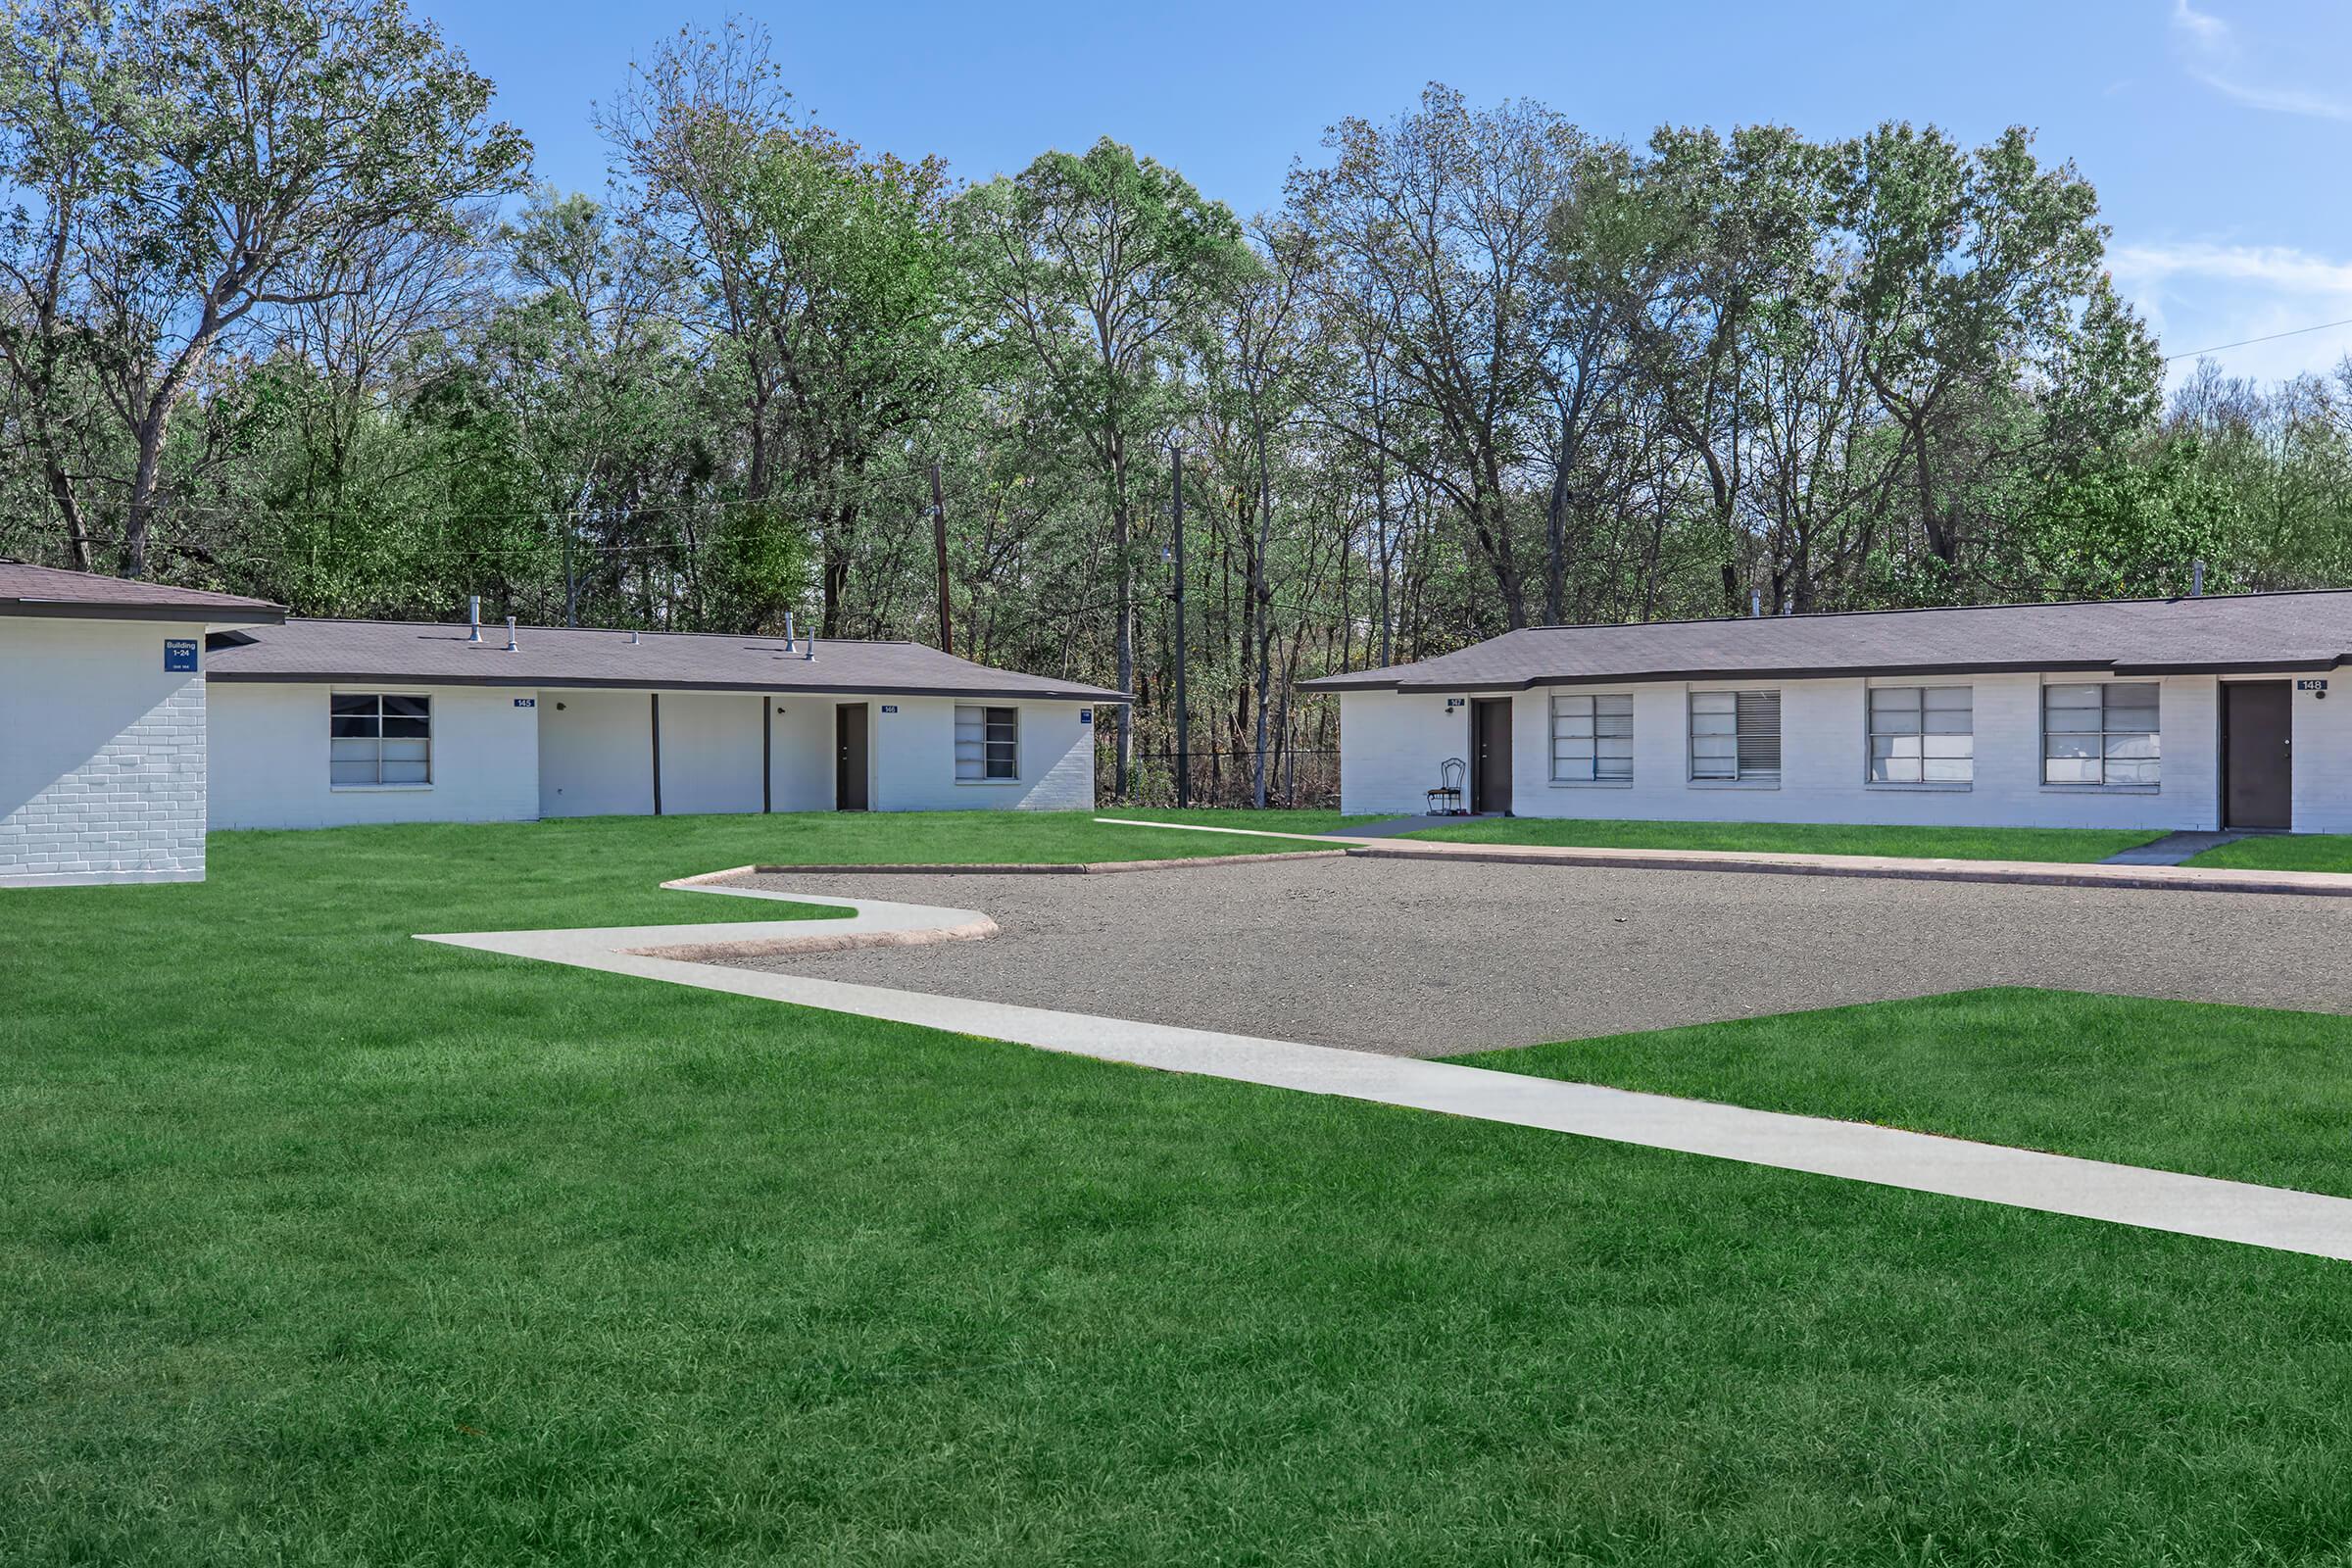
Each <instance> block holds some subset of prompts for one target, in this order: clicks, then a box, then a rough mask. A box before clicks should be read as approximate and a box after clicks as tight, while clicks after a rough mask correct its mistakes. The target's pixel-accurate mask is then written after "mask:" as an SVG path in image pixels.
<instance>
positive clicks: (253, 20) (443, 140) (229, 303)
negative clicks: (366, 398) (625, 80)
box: [0, 0, 529, 576]
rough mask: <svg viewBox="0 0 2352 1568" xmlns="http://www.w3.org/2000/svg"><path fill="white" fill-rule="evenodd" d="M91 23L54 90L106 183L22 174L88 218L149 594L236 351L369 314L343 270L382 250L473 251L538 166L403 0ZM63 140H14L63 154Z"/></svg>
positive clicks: (81, 257)
mask: <svg viewBox="0 0 2352 1568" xmlns="http://www.w3.org/2000/svg"><path fill="white" fill-rule="evenodd" d="M91 3H92V4H94V5H95V6H96V7H97V9H91V8H90V5H87V4H85V5H84V6H82V7H77V8H76V9H78V10H83V11H85V12H86V13H87V14H88V15H89V16H90V17H92V18H93V19H95V20H94V21H93V22H92V23H91V24H90V25H87V26H85V27H83V28H81V29H80V35H81V36H83V37H85V38H88V39H91V40H95V41H94V43H93V45H92V47H90V48H88V49H73V50H61V51H59V52H58V53H57V54H56V55H54V56H48V57H44V65H45V64H46V62H47V61H48V60H51V59H54V60H55V61H56V62H57V68H56V74H55V75H54V76H53V77H51V78H49V79H48V80H47V81H45V82H44V83H43V84H44V85H47V86H48V87H49V89H50V90H49V94H48V99H47V102H48V104H49V106H50V109H51V111H52V113H53V114H54V115H55V116H56V117H57V120H59V121H63V122H67V123H71V124H72V125H73V136H72V142H73V146H74V147H75V148H76V149H77V150H78V152H79V154H80V155H82V156H84V157H86V159H87V164H86V166H85V167H84V169H83V172H82V173H81V174H79V175H77V176H76V177H75V178H73V179H72V180H67V181H59V180H56V179H53V178H50V177H48V176H50V175H51V172H52V171H51V168H50V166H49V165H47V164H45V163H42V162H40V161H38V160H37V159H36V160H32V161H20V162H18V163H16V164H15V165H14V166H13V167H11V168H10V169H8V170H7V172H6V173H7V177H8V178H9V179H10V180H11V182H12V183H14V184H15V185H16V186H17V188H18V189H19V190H20V191H24V190H26V189H33V190H39V189H41V188H43V186H44V184H46V187H47V189H48V190H49V191H50V192H52V193H54V196H55V197H56V199H59V200H64V201H68V202H70V203H72V204H73V208H74V212H73V215H72V216H71V217H69V216H68V215H67V214H65V213H63V212H60V213H57V214H54V215H52V217H51V218H50V220H49V222H50V227H51V230H52V232H54V233H59V234H68V235H70V236H71V239H72V245H73V250H74V251H75V253H76V254H75V256H74V259H73V265H75V266H76V267H77V268H79V270H80V271H81V274H82V292H81V293H80V294H79V296H78V298H77V299H76V305H77V307H78V311H79V313H80V317H81V319H79V320H78V321H77V323H76V326H77V330H78V331H79V332H80V333H81V334H82V335H83V336H84V338H85V339H86V340H87V341H88V342H89V343H90V344H91V351H90V357H91V360H92V362H93V369H94V374H95V378H96V380H97V383H98V385H99V386H100V388H101V389H102V391H103V393H104V395H105V398H106V402H107V404H108V406H109V407H110V408H111V409H112V411H113V413H114V416H115V417H116V419H117V420H119V421H120V424H121V426H122V428H123V434H124V436H125V438H126V442H127V446H128V449H129V450H128V458H129V462H130V472H129V474H128V476H127V477H126V478H125V479H122V480H121V487H122V491H123V542H122V567H123V572H124V573H125V574H126V575H129V576H138V575H140V574H142V573H143V572H144V571H145V570H146V569H147V557H148V547H149V540H150V535H151V532H152V528H153V523H154V519H155V515H156V508H157V500H158V490H159V485H160V483H161V480H162V462H163V455H164V447H165V442H166V438H167V436H168V434H169V430H170V424H171V419H172V413H173V411H174V410H175V409H176V408H177V407H178V405H179V402H180V400H181V398H182V397H184V396H185V395H186V394H187V393H188V392H189V390H190V389H191V388H192V387H193V386H195V385H196V383H197V382H198V380H199V378H200V377H201V376H202V375H203V373H204V371H205V369H206V368H207V367H208V365H209V364H210V362H211V360H212V358H213V356H214V354H215V353H216V352H217V351H218V350H219V349H220V347H221V344H222V343H223V341H224V340H225V339H226V338H227V337H228V336H229V335H230V334H232V333H234V332H237V331H239V330H241V329H251V330H256V331H258V330H261V329H262V328H264V327H266V326H267V325H268V324H269V321H270V317H271V314H272V313H274V312H278V311H282V310H285V309H289V308H292V307H297V306H303V305H312V304H318V303H320V302H323V301H327V300H332V299H335V298H338V297H342V296H346V295H348V294H350V293H351V292H352V291H353V290H354V289H355V288H356V287H357V286H358V283H357V279H358V277H359V276H361V275H363V274H360V273H357V272H355V271H354V270H352V269H350V268H348V267H346V266H344V265H343V263H344V261H345V259H346V258H348V257H349V256H351V255H352V254H353V253H354V252H356V251H358V250H360V249H362V248H363V247H368V246H373V245H380V244H382V243H384V242H385V241H386V239H387V238H389V237H393V236H399V235H433V234H446V233H449V232H451V231H452V230H454V229H455V228H457V227H458V226H459V224H460V222H461V215H462V214H463V212H464V210H465V209H466V206H467V205H468V204H470V203H473V202H476V201H479V200H482V199H485V198H489V197H494V196H497V195H499V194H501V193H503V192H505V191H508V190H511V189H513V188H515V185H516V184H517V182H518V181H519V179H520V177H521V171H522V169H523V167H524V165H525V163H526V161H527V159H528V156H529V146H528V144H527V143H526V142H524V140H523V139H522V136H521V135H520V133H519V132H517V131H515V129H514V128H513V127H512V126H510V125H506V124H503V123H489V122H488V121H487V119H486V118H485V117H486V112H487V108H488V105H489V101H490V95H491V85H490V82H489V81H488V79H487V78H485V77H483V76H481V75H479V74H478V73H475V72H473V71H472V70H471V69H470V68H468V67H467V66H466V62H465V59H464V57H463V56H461V55H459V54H458V53H457V52H456V51H455V50H453V49H451V48H450V47H449V46H448V45H447V44H446V43H444V42H443V41H442V38H441V36H440V34H439V32H438V30H437V29H435V28H433V27H432V26H431V25H418V24H413V23H411V22H410V21H409V20H408V17H407V14H406V12H405V11H404V10H403V9H402V7H401V6H400V4H399V3H398V0H196V3H187V0H148V3H144V4H135V5H128V6H123V7H120V8H115V7H111V6H108V5H107V3H106V0H91ZM47 4H48V5H50V6H52V7H64V6H70V5H72V4H73V0H47ZM35 27H36V29H37V28H38V27H39V24H35ZM50 30H52V31H56V30H58V29H57V28H56V27H54V26H52V27H51V28H50ZM37 35H38V33H37V30H36V36H37ZM12 54H13V55H14V56H15V58H17V59H18V60H20V61H22V60H24V59H25V58H26V57H27V51H25V49H23V48H22V47H19V48H17V49H15V50H12ZM96 81H103V82H104V84H105V87H104V90H103V91H100V90H97V89H95V88H93V87H90V86H89V85H88V84H90V83H92V82H96ZM123 94H130V95H134V96H135V97H136V99H137V100H138V103H139V107H138V109H137V110H136V111H135V113H133V112H128V111H125V110H123V109H122V107H121V98H122V95H123ZM27 98H28V94H27V93H26V92H25V91H23V90H21V89H19V90H11V91H10V92H9V93H8V95H7V97H6V99H5V100H0V108H4V110H5V112H7V113H9V114H11V115H12V116H13V115H16V114H18V113H19V111H20V108H21V106H22V105H23V104H25V102H26V101H27ZM53 128H54V124H51V125H46V126H43V127H41V128H40V129H39V130H38V131H35V130H33V129H30V128H28V127H27V125H26V123H25V121H23V120H19V121H17V122H16V123H15V124H13V125H12V126H11V127H10V131H9V133H10V135H11V136H12V137H14V138H16V139H17V141H18V144H19V146H20V147H25V146H32V145H41V144H46V145H57V144H58V143H59V140H60V138H58V137H53V136H48V135H47V132H48V131H49V130H51V129H53Z"/></svg>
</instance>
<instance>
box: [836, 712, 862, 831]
mask: <svg viewBox="0 0 2352 1568" xmlns="http://www.w3.org/2000/svg"><path fill="white" fill-rule="evenodd" d="M833 742H834V755H833V809H835V810H837V811H862V810H864V809H865V705H864V704H863V703H843V704H842V705H841V706H840V707H838V708H836V709H834V710H833Z"/></svg>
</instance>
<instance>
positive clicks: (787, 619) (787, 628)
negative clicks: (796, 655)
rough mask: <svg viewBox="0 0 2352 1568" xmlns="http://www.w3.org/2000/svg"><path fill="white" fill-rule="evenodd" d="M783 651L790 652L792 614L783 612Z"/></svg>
mask: <svg viewBox="0 0 2352 1568" xmlns="http://www.w3.org/2000/svg"><path fill="white" fill-rule="evenodd" d="M784 651H785V652H786V653H788V654H789V653H791V652H792V612H791V611H789V610H787V611H786V612H784Z"/></svg>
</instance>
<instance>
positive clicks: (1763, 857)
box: [1346, 842, 2352, 898]
mask: <svg viewBox="0 0 2352 1568" xmlns="http://www.w3.org/2000/svg"><path fill="white" fill-rule="evenodd" d="M1346 853H1348V855H1351V856H1357V855H1360V856H1368V857H1372V858H1381V859H1397V860H1467V861H1470V862H1472V863H1473V864H1488V865H1559V866H1575V867H1583V868H1586V869H1597V868H1607V869H1615V870H1648V871H1728V872H1746V873H1749V874H1753V875H1764V876H1846V877H1874V878H1880V879H1885V880H1891V881H1906V882H2005V883H2014V884H2022V885H2028V886H2039V887H2068V888H2145V889H2157V890H2161V891H2165V892H2171V893H2271V894H2276V893H2292V894H2301V895H2303V896H2305V897H2307V898H2352V875H2347V874H2344V873H2342V872H2336V871H2238V870H2222V869H2218V868H2210V867H2204V866H2192V865H2173V866H2167V865H2111V864H2108V863H2105V862H2103V861H2085V862H2073V861H2047V862H2043V861H2025V860H1921V859H1900V858H1878V857H1871V856H1845V855H1773V854H1767V853H1763V852H1756V853H1753V854H1742V853H1740V852H1736V851H1726V850H1612V849H1600V848H1569V847H1564V846H1562V847H1554V846H1550V845H1535V844H1530V845H1521V846H1512V845H1506V844H1491V845H1490V844H1480V845H1468V844H1462V845H1453V844H1431V843H1420V844H1398V843H1393V842H1392V843H1386V844H1360V845H1357V846H1354V847H1352V848H1350V849H1348V851H1347V852H1346Z"/></svg>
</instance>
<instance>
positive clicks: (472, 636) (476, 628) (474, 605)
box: [466, 594, 482, 645]
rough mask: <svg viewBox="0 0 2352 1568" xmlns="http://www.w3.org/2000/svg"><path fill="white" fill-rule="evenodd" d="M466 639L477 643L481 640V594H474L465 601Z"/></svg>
mask: <svg viewBox="0 0 2352 1568" xmlns="http://www.w3.org/2000/svg"><path fill="white" fill-rule="evenodd" d="M481 640H482V596H481V595H480V594H474V595H471V596H470V597H468V598H467V599H466V641H467V642H468V643H472V644H477V645H478V644H479V643H480V642H481Z"/></svg>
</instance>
